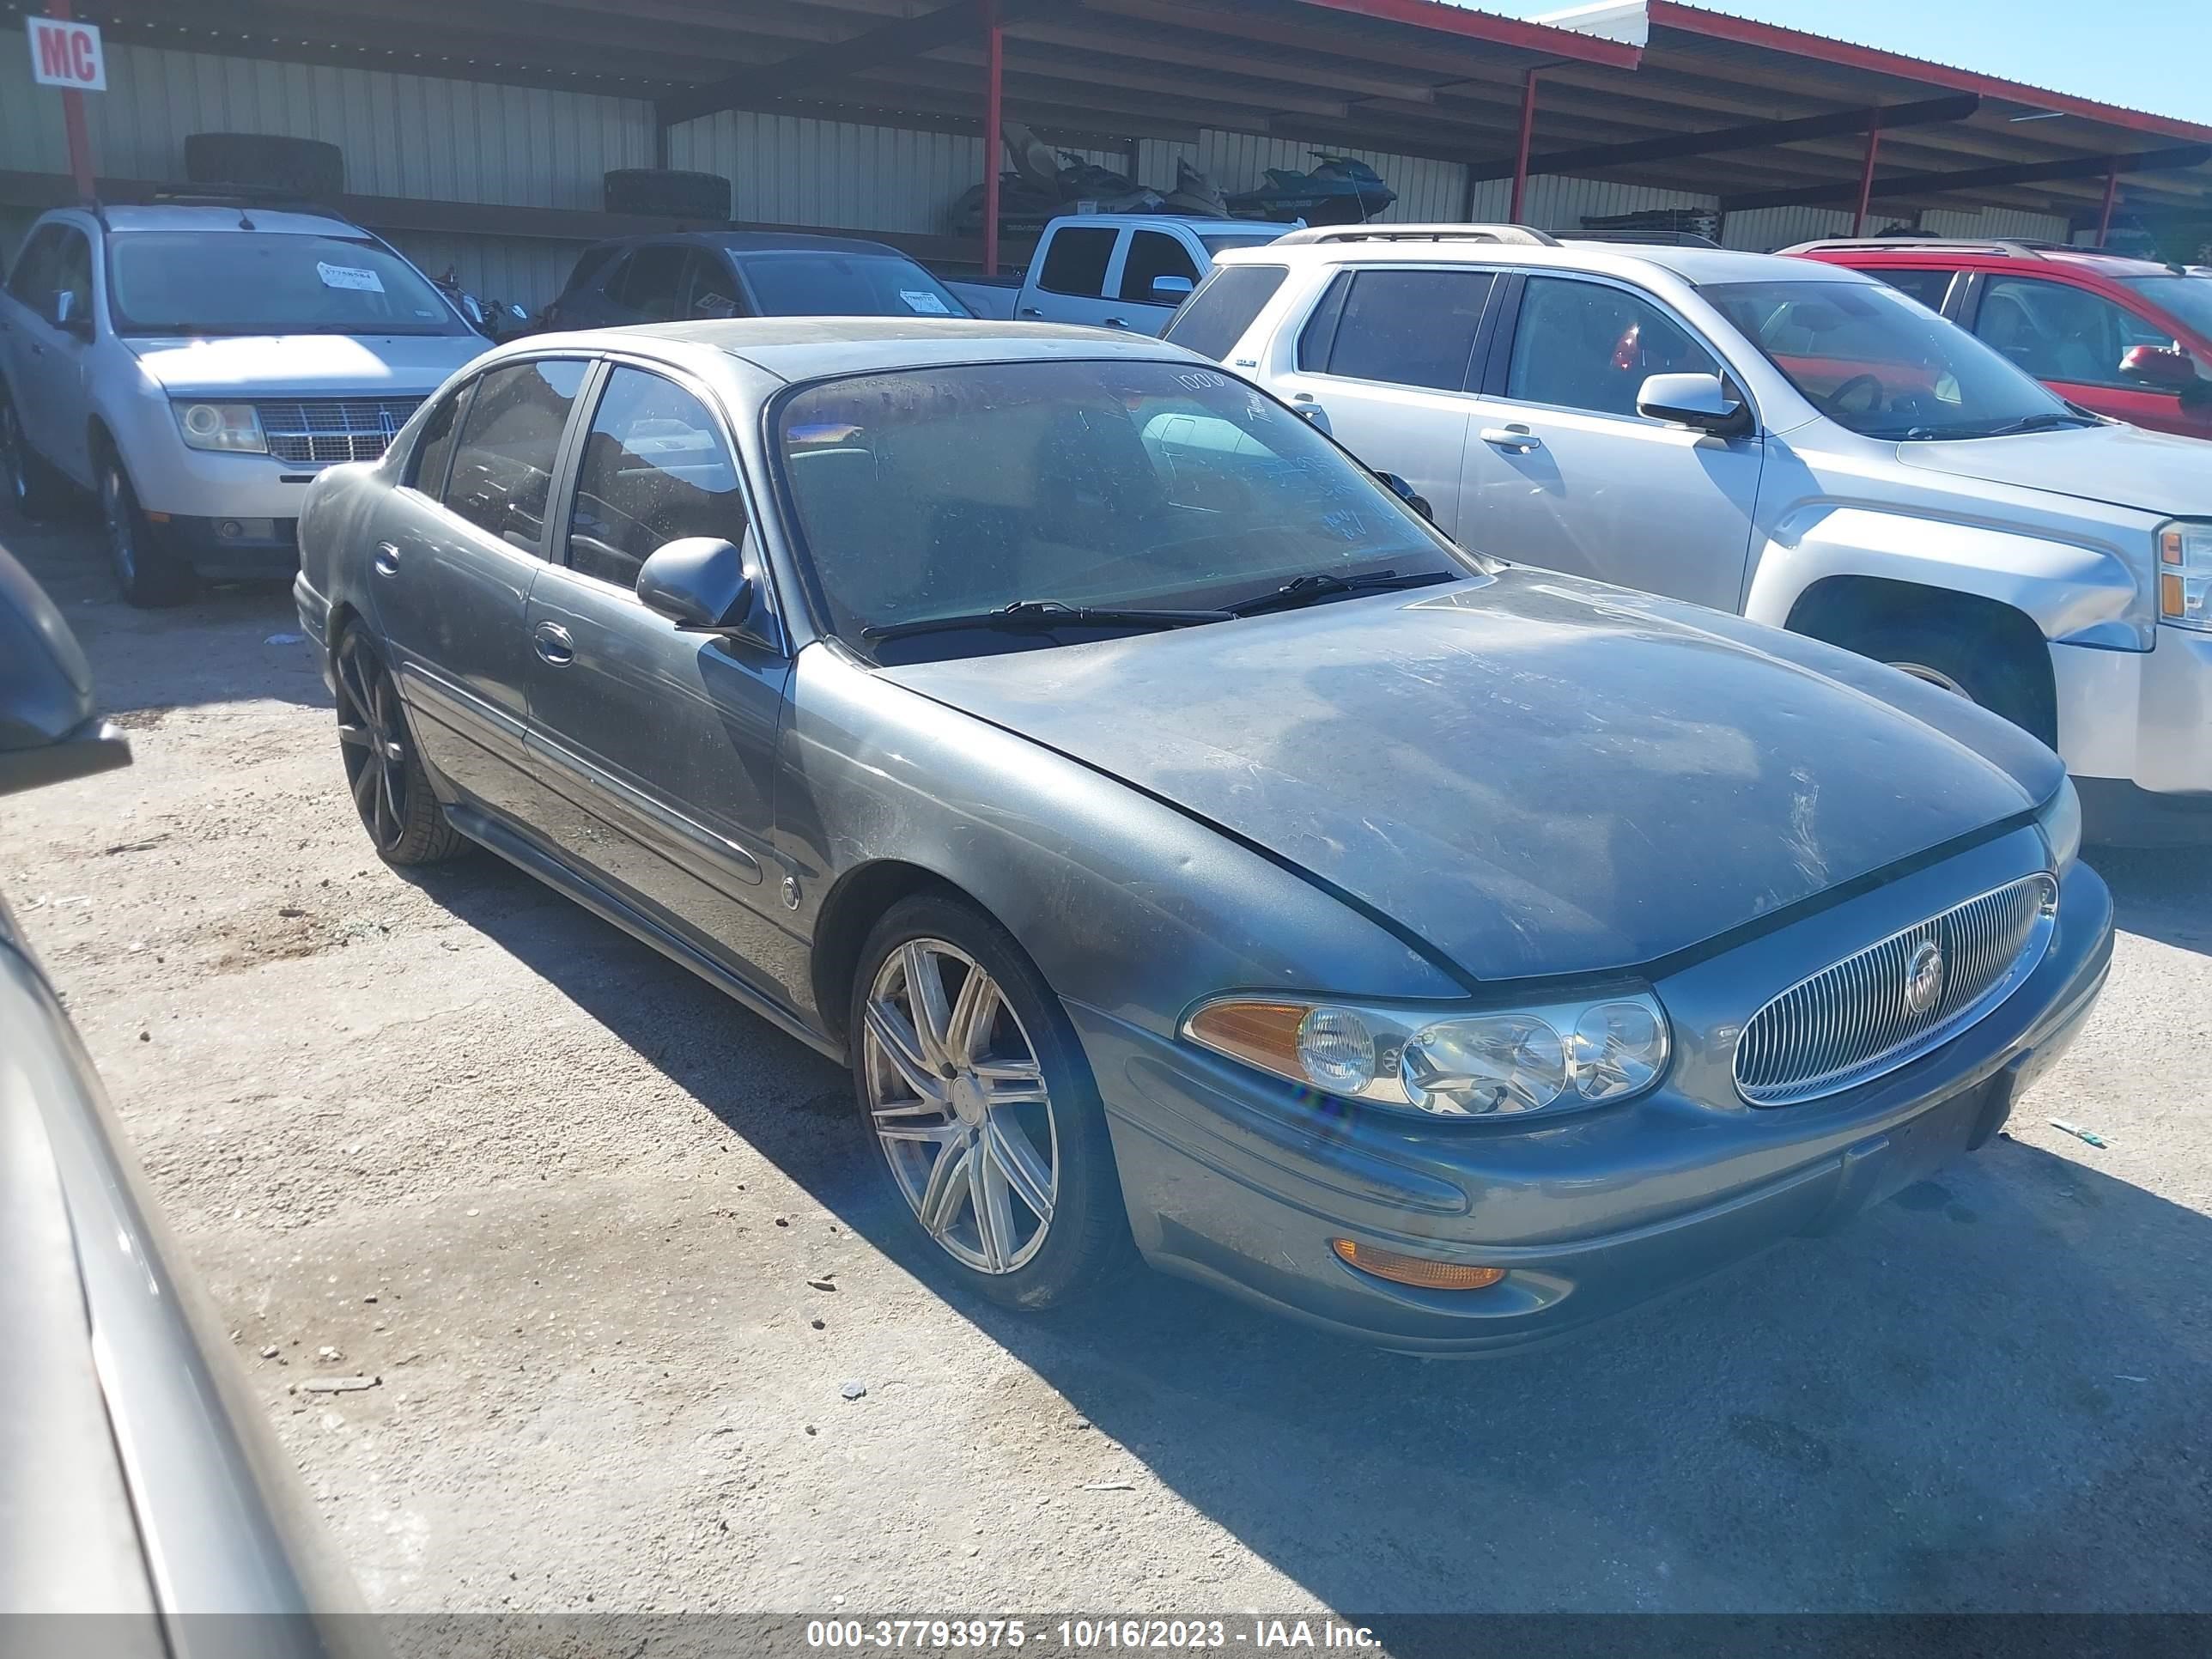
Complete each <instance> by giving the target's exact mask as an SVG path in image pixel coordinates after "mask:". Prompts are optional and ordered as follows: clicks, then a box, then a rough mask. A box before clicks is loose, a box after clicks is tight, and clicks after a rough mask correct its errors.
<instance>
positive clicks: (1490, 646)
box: [882, 568, 2060, 979]
mask: <svg viewBox="0 0 2212 1659" xmlns="http://www.w3.org/2000/svg"><path fill="white" fill-rule="evenodd" d="M1807 664H1817V665H1819V667H1820V669H1821V670H1822V671H1820V672H1815V671H1813V670H1812V669H1811V668H1810V667H1808V666H1807ZM882 672H884V674H885V675H887V676H888V677H889V678H890V679H892V680H894V681H896V683H898V684H901V685H903V686H906V687H908V688H909V689H911V690H915V691H917V692H920V693H921V694H922V695H924V696H929V697H932V698H934V699H936V700H937V701H939V702H944V703H947V704H950V705H951V706H953V707H955V708H960V709H963V710H965V711H967V712H968V713H969V714H975V715H976V716H978V717H980V718H981V719H984V720H990V721H992V722H993V723H994V724H996V725H999V726H1005V727H1006V728H1008V729H1010V730H1012V731H1014V732H1019V733H1022V734H1024V735H1025V736H1027V737H1029V738H1032V739H1034V740H1035V741H1036V742H1039V743H1042V744H1048V745H1049V746H1050V747H1052V748H1054V749H1056V750H1060V751H1062V752H1063V753H1066V754H1067V755H1070V756H1072V757H1075V758H1077V759H1079V760H1080V761H1083V762H1085V763H1087V764H1089V765H1091V766H1094V767H1097V768H1098V769H1101V770H1103V771H1105V772H1108V773H1110V774H1111V775H1114V776H1115V777H1117V778H1120V779H1121V780H1123V781H1127V783H1129V784H1132V785H1133V786H1135V787H1138V788H1139V789H1142V790H1145V791H1146V792H1147V793H1151V794H1153V795H1155V796H1158V797H1159V798H1160V799H1164V800H1166V801H1168V802H1170V803H1171V804H1173V805H1176V806H1178V807H1180V808H1181V809H1182V810H1183V811H1187V812H1188V813H1190V814H1192V815H1194V816H1195V817H1200V818H1201V819H1203V820H1206V821H1207V822H1209V823H1212V824H1213V825H1215V826H1217V827H1218V828H1219V829H1224V830H1225V831H1227V832H1228V833H1230V834H1231V835H1233V836H1237V837H1239V838H1240V839H1242V840H1243V841H1245V842H1249V843H1252V844H1254V845H1255V846H1257V847H1259V848H1262V849H1264V850H1265V851H1267V853H1269V854H1273V856H1275V857H1277V858H1279V859H1280V860H1285V861H1287V862H1289V863H1291V864H1294V865H1296V866H1298V867H1300V868H1301V869H1303V870H1304V871H1305V872H1308V873H1309V874H1310V876H1311V877H1313V878H1317V879H1318V880H1319V881H1321V882H1322V883H1323V884H1327V885H1328V886H1330V887H1332V888H1334V890H1337V891H1338V892H1339V893H1340V895H1343V896H1348V897H1349V898H1350V899H1351V900H1352V901H1353V902H1358V903H1361V904H1364V905H1365V906H1367V907H1370V908H1372V909H1373V910H1376V911H1378V912H1380V913H1382V914H1383V915H1386V916H1387V917H1389V919H1391V920H1392V921H1395V923H1397V924H1398V925H1399V926H1400V927H1403V928H1406V929H1408V930H1411V931H1412V932H1413V933H1417V934H1419V935H1420V936H1421V937H1422V938H1424V939H1426V940H1427V941H1428V942H1429V943H1430V945H1431V946H1432V947H1433V948H1435V949H1436V950H1437V951H1439V952H1441V953H1442V954H1443V955H1444V956H1445V957H1448V958H1449V959H1450V960H1451V961H1453V962H1454V963H1457V964H1458V966H1459V967H1460V968H1461V969H1462V970H1463V971H1464V972H1466V973H1468V974H1470V975H1474V976H1476V977H1478V978H1481V979H1508V978H1517V977H1520V976H1523V975H1551V974H1576V973H1588V972H1594V971H1601V970H1605V969H1618V968H1625V967H1631V966H1635V965H1638V964H1642V963H1650V962H1654V961H1656V960H1657V959H1659V958H1661V957H1666V956H1668V955H1670V954H1671V953H1673V952H1674V951H1680V950H1682V949H1685V948H1686V947H1688V946H1691V945H1697V944H1699V943H1700V942H1702V941H1704V940H1706V939H1711V938H1713V937H1715V936H1716V935H1717V934H1721V933H1726V932H1728V931H1729V930H1730V929H1732V928H1735V927H1740V926H1741V925H1742V924H1744V923H1746V922H1748V921H1753V920H1754V919H1755V918H1758V917H1759V916H1762V915H1767V914H1769V913H1771V912H1773V911H1775V910H1778V909H1780V908H1783V907H1784V906H1786V905H1790V904H1792V903H1795V902H1798V901H1800V900H1802V899H1806V898H1808V897H1810V896H1813V895H1814V894H1817V893H1819V892H1820V891H1822V890H1824V889H1826V888H1828V887H1831V886H1833V885H1835V884H1838V883H1840V882H1844V881H1848V880H1850V878H1853V877H1856V876H1860V875H1863V874H1865V873H1867V872H1870V871H1875V870H1878V869H1880V868H1881V867H1882V866H1886V865H1889V864H1892V863H1894V862H1896V861H1898V860H1903V859H1906V858H1909V857H1911V855H1913V854H1917V853H1921V852H1923V851H1925V850H1927V849H1929V848H1934V847H1936V846H1939V845H1941V844H1942V843H1944V842H1949V841H1951V840H1953V839H1954V838H1956V837H1959V836H1965V835H1967V834H1970V833H1972V832H1973V831H1975V830H1978V829H1982V828H1984V827H1985V826H1987V825H1989V824H1990V823H1995V822H1996V821H1998V820H2000V819H2004V818H2008V817H2016V816H2017V815H2019V814H2020V813H2021V812H2022V811H2026V810H2027V808H2029V807H2030V806H2032V805H2035V804H2036V803H2038V802H2039V801H2041V800H2043V799H2046V798H2047V797H2048V795H2049V794H2050V793H2051V791H2052V790H2053V789H2055V788H2056V787H2057V784H2058V780H2059V776H2060V769H2059V765H2058V762H2057V757H2055V756H2052V755H2051V753H2050V751H2049V750H2045V749H2044V748H2043V747H2042V746H2041V745H2040V744H2037V743H2035V742H2034V741H2033V739H2032V738H2028V737H2027V735H2026V734H2025V733H2022V732H2017V731H2016V730H2015V728H2013V727H2012V726H2008V725H2006V724H2005V723H2003V722H2002V721H2001V720H1996V719H1995V718H1994V717H1993V716H1990V715H1988V714H1984V713H1983V712H1982V711H1980V710H1978V709H1976V708H1972V707H1971V706H1969V705H1967V704H1966V703H1965V702H1962V701H1960V700H1959V699H1956V698H1953V697H1950V696H1948V695H1947V694H1945V693H1943V692H1941V691H1937V690H1935V689H1934V688H1933V687H1929V686H1925V685H1923V684H1921V683H1919V682H1917V681H1913V680H1909V679H1907V678H1905V677H1904V676H1903V675H1901V674H1897V673H1895V672H1893V671H1890V670H1888V669H1884V668H1881V667H1878V666H1877V665H1874V664H1871V663H1867V662H1865V661H1863V659H1858V658H1855V657H1850V656H1847V655H1845V654H1844V653H1841V652H1838V651H1835V650H1833V649H1832V648H1830V647H1825V646H1821V645H1819V644H1817V643H1815V642H1814V641H1808V640H1802V639H1800V638H1798V637H1797V636H1796V635H1785V634H1781V633H1778V632H1777V631H1775V630H1772V629H1763V628H1760V627H1759V626H1758V625H1756V624H1754V623H1745V622H1742V621H1740V620H1739V619H1737V618H1735V617H1723V616H1720V615H1717V613H1714V612H1711V611H1701V610H1698V609H1696V608H1694V607H1691V606H1687V605H1674V604H1672V603H1670V602H1668V601H1666V600H1662V599H1649V598H1646V597H1644V596H1642V595H1634V594H1628V593H1625V592H1620V591H1617V590H1613V589H1609V588H1602V587H1598V586H1594V585H1591V584H1589V583H1584V582H1580V581H1577V580H1573V579H1571V578H1566V577H1561V576H1557V575H1553V574H1549V573H1547V572H1542V571H1537V570H1529V569H1520V568H1511V569H1507V570H1505V571H1504V572H1503V573H1502V574H1500V575H1499V576H1498V577H1497V578H1496V579H1495V580H1476V581H1473V582H1468V583H1465V584H1460V585H1455V586H1452V587H1449V588H1444V589H1432V590H1425V591H1417V592H1413V593H1410V594H1407V593H1399V594H1391V595H1388V596H1376V597H1371V598H1364V599H1351V600H1342V601H1338V602H1336V603H1333V604H1327V605H1318V606H1316V607H1313V608H1311V609H1309V610H1305V611H1295V612H1291V613H1289V614H1279V615H1275V616H1271V617H1252V618H1249V619H1247V620H1244V621H1241V622H1233V623H1215V624H1212V625H1210V626H1206V627H1200V628H1191V629H1182V630H1179V631H1176V632H1170V633H1161V634H1151V635H1139V636H1136V637H1133V638H1129V639H1124V640H1118V641H1107V642H1103V643H1098V644H1091V645H1079V646H1069V647H1060V648H1057V649H1049V650H1030V651H1017V652H1013V653H1009V654H1006V655H1000V656H985V657H975V658H969V659H961V660H952V661H945V662H935V663H923V664H914V665H905V666H901V667H895V668H889V669H885V670H883V671H882ZM1838 673H1840V674H1842V675H1844V677H1846V678H1849V679H1850V680H1853V681H1856V682H1857V684H1844V683H1843V682H1842V681H1840V680H1838V679H1836V678H1829V676H1830V675H1832V674H1838ZM1893 704H1895V705H1900V706H1902V707H1904V708H1910V709H1911V711H1912V714H1916V715H1918V716H1919V718H1917V719H1916V718H1912V717H1911V715H1908V714H1905V713H1900V712H1899V707H1896V706H1892V705H1893ZM1929 721H1934V722H1936V724H1930V723H1929ZM1939 726H1943V727H1946V728H1948V730H1947V729H1938V727H1939Z"/></svg>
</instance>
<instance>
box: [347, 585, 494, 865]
mask: <svg viewBox="0 0 2212 1659" xmlns="http://www.w3.org/2000/svg"><path fill="white" fill-rule="evenodd" d="M337 683H338V688H337V706H338V749H339V752H340V754H341V755H342V756H343V758H344V761H345V775H346V787H347V789H348V791H349V793H351V795H352V796H353V805H354V811H356V813H358V814H359V815H360V817H361V823H362V829H366V830H368V838H369V840H370V842H372V843H374V846H375V848H376V854H377V856H378V857H379V858H380V859H382V860H384V861H385V862H386V864H398V865H415V864H441V863H443V862H444V861H445V860H447V859H450V858H453V857H455V856H456V855H458V854H462V853H465V852H466V851H468V849H469V841H468V838H467V837H466V836H463V835H462V834H461V832H460V831H459V830H458V829H454V828H453V825H452V824H451V823H447V820H446V814H445V810H444V809H443V808H442V807H441V806H440V805H438V798H437V795H436V793H435V792H434V791H433V790H432V789H431V787H430V775H429V774H428V772H426V771H424V770H423V769H422V756H421V755H420V754H419V753H418V752H417V751H416V747H415V737H414V733H413V732H412V730H411V729H410V727H409V726H408V724H407V711H406V709H405V708H404V707H402V705H401V703H400V701H399V687H398V684H396V683H395V682H394V681H393V680H392V673H391V671H390V670H389V669H387V668H386V667H385V665H384V661H383V659H381V658H380V657H379V656H378V655H377V653H376V647H374V646H373V645H372V644H370V643H369V640H368V635H367V634H365V633H364V632H362V629H359V628H349V629H347V630H346V631H345V633H344V634H343V635H340V636H339V639H338V644H337Z"/></svg>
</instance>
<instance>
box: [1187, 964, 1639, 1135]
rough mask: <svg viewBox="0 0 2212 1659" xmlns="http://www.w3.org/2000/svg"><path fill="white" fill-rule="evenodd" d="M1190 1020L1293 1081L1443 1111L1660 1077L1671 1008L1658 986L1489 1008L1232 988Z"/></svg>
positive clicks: (1490, 1107) (1524, 1106)
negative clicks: (1256, 993) (1238, 993)
mask: <svg viewBox="0 0 2212 1659" xmlns="http://www.w3.org/2000/svg"><path fill="white" fill-rule="evenodd" d="M1182 1030H1183V1035H1184V1036H1187V1037H1188V1038H1189V1039H1190V1040H1191V1041H1192V1042H1195V1043H1197V1044H1199V1045H1200V1047H1201V1048H1211V1049H1212V1050H1213V1051H1214V1052H1215V1053H1216V1054H1226V1055H1228V1056H1229V1057H1230V1058H1231V1060H1243V1062H1244V1063H1245V1064H1246V1065H1248V1066H1257V1067H1258V1068H1259V1069H1260V1070H1261V1071H1263V1072H1267V1073H1273V1075H1274V1076H1276V1077H1279V1078H1282V1079H1285V1080H1287V1081H1289V1082H1291V1083H1298V1084H1304V1085H1307V1086H1309V1087H1310V1088H1315V1089H1320V1090H1323V1091H1327V1092H1328V1093H1329V1094H1333V1095H1341V1096H1344V1097H1346V1098H1348V1099H1352V1100H1359V1101H1366V1102H1370V1103H1374V1104H1376V1105H1383V1106H1395V1107H1400V1108H1410V1109H1413V1110H1416V1111H1422V1112H1427V1113H1430V1114H1431V1115H1436V1116H1438V1117H1510V1116H1515V1115H1522V1114H1526V1113H1530V1112H1541V1111H1547V1110H1564V1109H1568V1108H1571V1107H1576V1106H1587V1105H1595V1104H1598V1103H1603V1102H1608V1101H1615V1100H1627V1099H1630V1098H1632V1097H1634V1096H1637V1095H1640V1094H1642V1093H1643V1092H1644V1091H1645V1090H1647V1089H1649V1088H1650V1087H1651V1086H1652V1085H1654V1084H1656V1083H1657V1082H1658V1080H1659V1079H1660V1076H1661V1074H1662V1073H1664V1072H1665V1071H1666V1069H1667V1054H1668V1032H1667V1016H1666V1014H1665V1012H1663V1011H1662V1009H1661V1008H1660V1006H1659V1004H1658V1001H1657V1000H1656V998H1654V997H1653V996H1652V995H1651V994H1650V992H1648V991H1632V992H1627V993H1623V994H1614V995H1611V996H1605V997H1595V998H1591V999H1589V1000H1584V1001H1573V1002H1559V1003H1547V1004H1544V1005H1541V1006H1534V1007H1528V1008H1510V1009H1498V1010H1492V1011H1485V1012H1442V1011H1440V1010H1438V1009H1437V1008H1435V1007H1434V1006H1431V1007H1429V1008H1426V1009H1419V1008H1404V1007H1390V1006H1384V1005H1381V1004H1368V1003H1352V1002H1337V1001H1325V1000H1321V999H1318V998H1315V999H1302V998H1278V997H1222V998H1219V999H1218V1000H1214V1001H1212V1002H1209V1003H1206V1004H1204V1005H1203V1006H1200V1007H1199V1008H1198V1009H1196V1010H1195V1011H1194V1012H1192V1014H1191V1015H1190V1017H1189V1018H1188V1019H1186V1020H1184V1022H1183V1027H1182Z"/></svg>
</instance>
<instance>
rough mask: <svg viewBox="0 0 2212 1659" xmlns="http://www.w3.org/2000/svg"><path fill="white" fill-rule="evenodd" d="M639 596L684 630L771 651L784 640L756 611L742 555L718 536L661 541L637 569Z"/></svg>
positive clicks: (751, 582)
mask: <svg viewBox="0 0 2212 1659" xmlns="http://www.w3.org/2000/svg"><path fill="white" fill-rule="evenodd" d="M637 597H638V598H639V599H641V600H643V601H644V602H645V605H646V608H647V610H649V611H653V612H655V613H656V614H658V615H659V616H663V617H667V618H668V619H669V621H671V622H672V623H675V624H676V626H677V629H678V631H680V632H683V633H687V634H720V635H723V636H724V637H725V638H728V639H737V640H743V641H747V642H748V643H750V644H753V645H757V646H760V647H763V648H764V649H767V650H770V651H780V650H781V649H782V645H781V641H778V640H777V639H776V638H775V630H774V629H772V628H771V627H770V626H769V625H768V624H767V623H765V621H764V620H763V617H761V615H760V614H759V609H760V608H759V605H758V604H757V593H756V592H755V590H754V587H753V580H752V578H751V577H750V576H749V575H747V574H745V559H744V554H742V553H740V552H739V551H738V549H737V546H736V544H734V543H732V542H726V541H724V540H723V539H722V538H720V537H719V536H685V537H684V538H680V539H679V540H677V541H672V542H664V543H662V544H660V545H659V547H657V548H655V549H654V550H653V556H652V557H650V558H648V559H647V561H646V562H645V563H644V564H643V565H642V566H641V567H640V568H639V570H638V573H637Z"/></svg>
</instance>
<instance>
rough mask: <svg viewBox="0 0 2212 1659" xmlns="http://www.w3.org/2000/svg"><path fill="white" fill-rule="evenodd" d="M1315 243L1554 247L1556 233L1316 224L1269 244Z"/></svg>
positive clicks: (1491, 228)
mask: <svg viewBox="0 0 2212 1659" xmlns="http://www.w3.org/2000/svg"><path fill="white" fill-rule="evenodd" d="M1315 242H1491V243H1498V242H1510V243H1513V244H1515V245H1516V246H1522V247H1557V246H1559V238H1558V237H1556V236H1553V235H1549V234H1547V233H1545V232H1543V231H1541V230H1538V229H1536V228H1534V226H1532V225H1316V226H1315V227H1314V228H1312V229H1310V230H1294V231H1292V232H1291V233H1290V234H1289V235H1287V236H1279V237H1277V238H1276V239H1275V240H1274V241H1273V242H1272V243H1271V244H1269V246H1273V247H1295V246H1302V245H1310V244H1312V243H1315Z"/></svg>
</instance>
